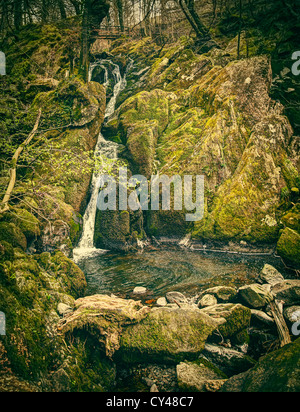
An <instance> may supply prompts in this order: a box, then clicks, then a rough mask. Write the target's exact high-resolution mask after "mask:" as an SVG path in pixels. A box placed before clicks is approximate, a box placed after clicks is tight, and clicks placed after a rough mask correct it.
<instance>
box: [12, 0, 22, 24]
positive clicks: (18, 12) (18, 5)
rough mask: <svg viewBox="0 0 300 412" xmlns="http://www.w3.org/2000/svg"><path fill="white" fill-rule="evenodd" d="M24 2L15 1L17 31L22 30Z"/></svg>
mask: <svg viewBox="0 0 300 412" xmlns="http://www.w3.org/2000/svg"><path fill="white" fill-rule="evenodd" d="M22 3H23V2H22V1H21V0H14V26H15V29H16V30H20V28H21V26H22V24H23V4H22Z"/></svg>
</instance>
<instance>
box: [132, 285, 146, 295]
mask: <svg viewBox="0 0 300 412" xmlns="http://www.w3.org/2000/svg"><path fill="white" fill-rule="evenodd" d="M145 293H147V288H144V287H143V286H137V287H136V288H134V289H133V294H134V295H144V294H145Z"/></svg>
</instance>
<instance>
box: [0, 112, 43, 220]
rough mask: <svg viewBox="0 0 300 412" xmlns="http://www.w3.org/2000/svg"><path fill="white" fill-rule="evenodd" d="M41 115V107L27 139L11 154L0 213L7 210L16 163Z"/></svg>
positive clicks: (32, 135)
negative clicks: (8, 176)
mask: <svg viewBox="0 0 300 412" xmlns="http://www.w3.org/2000/svg"><path fill="white" fill-rule="evenodd" d="M41 115H42V109H39V112H38V116H37V119H36V122H35V125H34V128H33V129H32V131H31V133H30V134H29V136H28V137H27V139H26V140H25V141H24V142H23V143H22V144H21V145H20V146H19V147H18V148H17V150H16V151H15V154H14V155H13V158H12V161H11V169H10V180H9V184H8V186H7V189H6V193H5V195H4V198H3V200H2V202H1V205H0V213H4V212H7V211H8V210H9V206H8V203H9V201H10V198H11V194H12V192H13V190H14V187H15V184H16V179H17V163H18V160H19V157H20V155H21V153H22V152H23V150H24V148H25V147H26V146H28V145H29V144H30V142H31V140H32V139H33V138H34V136H35V135H36V132H37V130H38V127H39V124H40V119H41Z"/></svg>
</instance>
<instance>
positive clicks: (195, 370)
mask: <svg viewBox="0 0 300 412" xmlns="http://www.w3.org/2000/svg"><path fill="white" fill-rule="evenodd" d="M215 369H216V368H215ZM176 371H177V379H178V386H179V388H180V389H181V390H182V391H186V392H205V391H206V384H207V383H208V382H210V381H212V380H213V381H217V380H218V379H220V380H221V379H222V383H224V380H223V378H224V376H223V375H221V374H218V373H217V372H216V371H215V370H213V369H210V368H208V367H207V366H205V365H204V364H203V363H201V361H200V362H195V363H192V362H181V363H180V364H179V365H177V367H176Z"/></svg>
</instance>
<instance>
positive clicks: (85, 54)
mask: <svg viewBox="0 0 300 412" xmlns="http://www.w3.org/2000/svg"><path fill="white" fill-rule="evenodd" d="M87 3H88V2H87V1H86V2H85V5H84V10H83V17H82V35H81V59H80V60H81V74H82V77H83V79H84V81H85V82H88V75H89V34H90V30H89V8H88V4H87Z"/></svg>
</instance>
